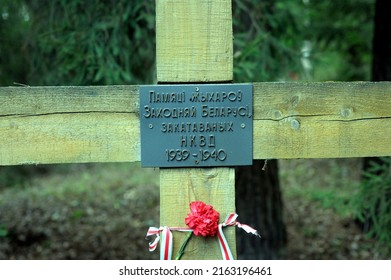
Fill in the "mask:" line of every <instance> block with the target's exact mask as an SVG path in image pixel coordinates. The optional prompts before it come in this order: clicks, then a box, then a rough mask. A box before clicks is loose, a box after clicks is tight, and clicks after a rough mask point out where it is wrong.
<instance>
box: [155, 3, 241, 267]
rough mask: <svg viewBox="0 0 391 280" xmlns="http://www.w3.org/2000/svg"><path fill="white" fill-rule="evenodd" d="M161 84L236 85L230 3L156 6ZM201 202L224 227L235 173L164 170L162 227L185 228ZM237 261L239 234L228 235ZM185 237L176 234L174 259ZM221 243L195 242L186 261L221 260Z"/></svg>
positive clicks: (229, 170) (232, 203)
mask: <svg viewBox="0 0 391 280" xmlns="http://www.w3.org/2000/svg"><path fill="white" fill-rule="evenodd" d="M156 11H157V13H156V23H157V30H156V49H157V53H156V56H157V57H156V59H157V77H158V82H175V83H188V82H219V81H230V80H232V60H233V56H232V13H231V1H230V0H213V1H205V0H202V1H186V0H182V1H178V0H175V1H173V0H165V1H161V0H159V1H156ZM195 200H201V201H203V202H205V203H207V204H210V205H213V207H214V208H215V209H216V210H217V211H218V212H219V213H220V215H221V216H220V222H223V221H224V219H225V217H226V215H227V214H229V213H233V212H235V172H234V168H201V169H194V168H180V169H160V222H161V225H166V226H173V227H178V226H179V227H182V226H186V225H185V217H186V216H187V214H188V213H189V211H190V209H189V204H190V202H192V201H195ZM224 231H225V236H226V238H227V241H228V243H229V244H230V248H231V251H232V253H233V255H234V256H236V242H235V229H234V228H227V229H225V230H224ZM184 237H185V234H184V233H174V247H173V253H174V257H175V254H176V253H177V252H178V250H179V248H180V247H181V245H182V243H183V241H184ZM221 258H222V257H221V252H220V248H219V244H218V241H217V237H214V238H210V237H209V238H203V237H193V238H192V240H191V242H189V243H188V246H187V247H186V250H185V254H184V255H183V257H182V259H196V260H197V259H198V260H205V259H221Z"/></svg>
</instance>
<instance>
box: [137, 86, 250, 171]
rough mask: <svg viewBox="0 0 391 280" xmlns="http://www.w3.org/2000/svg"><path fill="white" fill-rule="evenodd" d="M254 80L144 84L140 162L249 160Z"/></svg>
mask: <svg viewBox="0 0 391 280" xmlns="http://www.w3.org/2000/svg"><path fill="white" fill-rule="evenodd" d="M252 93H253V88H252V84H180V85H179V84H178V85H153V86H140V130H141V165H142V166H143V167H212V166H237V165H251V164H252V159H253V136H252V135H253V118H252V115H253V107H252V95H253V94H252Z"/></svg>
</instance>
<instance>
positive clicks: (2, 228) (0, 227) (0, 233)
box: [0, 224, 8, 238]
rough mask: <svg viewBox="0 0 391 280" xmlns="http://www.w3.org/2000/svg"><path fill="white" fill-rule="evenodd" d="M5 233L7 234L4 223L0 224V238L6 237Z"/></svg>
mask: <svg viewBox="0 0 391 280" xmlns="http://www.w3.org/2000/svg"><path fill="white" fill-rule="evenodd" d="M7 235H8V230H7V228H6V227H5V226H4V225H2V224H0V238H4V237H7Z"/></svg>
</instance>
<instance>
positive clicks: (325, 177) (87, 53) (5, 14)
mask: <svg viewBox="0 0 391 280" xmlns="http://www.w3.org/2000/svg"><path fill="white" fill-rule="evenodd" d="M374 14H375V0H341V1H332V0H275V1H272V0H264V1H258V0H234V1H233V20H234V80H235V82H249V81H254V82H255V81H331V80H333V81H352V80H361V81H362V80H370V79H371V64H372V59H373V49H372V40H373V30H374ZM154 82H156V81H155V3H154V1H142V0H132V1H128V0H127V1H125V0H116V1H99V0H91V1H81V0H50V1H49V0H40V1H27V0H0V86H26V85H28V86H36V85H55V86H57V85H112V84H147V83H154ZM0 137H1V135H0ZM372 168H374V169H376V170H375V171H376V172H377V173H376V172H375V173H376V174H375V175H374V173H371V174H369V173H368V174H369V175H368V176H366V175H364V176H363V174H362V159H314V160H279V178H280V185H281V190H282V196H283V205H284V206H283V207H284V209H283V213H284V222H285V225H286V229H287V237H286V238H287V244H286V246H285V248H283V250H282V251H281V252H280V258H283V259H384V258H387V259H388V258H390V256H391V253H390V248H391V233H390V228H391V202H390V200H391V198H390V193H391V190H390V189H391V178H390V172H389V167H388V166H387V165H374V166H373V167H372ZM382 169H384V170H382ZM158 180H159V178H158V171H157V170H153V169H141V168H140V166H139V164H137V163H135V164H130V163H111V164H67V165H50V166H49V165H38V166H16V167H15V166H13V167H12V166H11V167H0V259H156V258H158V255H157V254H156V253H149V252H148V248H147V247H148V246H147V243H148V242H147V241H146V240H145V239H144V236H145V233H146V230H147V229H148V227H149V226H158V225H159V187H158V186H159V182H158ZM239 214H240V213H239ZM368 216H370V217H371V218H372V219H371V222H370V223H369V224H368ZM243 219H245V217H243ZM243 219H242V222H245V220H243ZM260 230H261V232H262V229H260Z"/></svg>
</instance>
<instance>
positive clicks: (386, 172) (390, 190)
mask: <svg viewBox="0 0 391 280" xmlns="http://www.w3.org/2000/svg"><path fill="white" fill-rule="evenodd" d="M382 161H383V163H381V164H375V163H373V164H372V166H371V167H370V169H369V170H367V172H366V173H364V179H363V180H362V183H361V185H360V191H359V192H358V193H357V195H356V197H355V200H354V201H355V209H356V216H357V218H358V219H359V220H361V221H362V222H370V223H371V224H370V226H369V234H370V235H371V236H373V237H376V238H377V239H378V240H379V241H380V243H381V245H382V246H383V249H386V250H391V231H390V229H391V169H390V167H391V158H383V159H382Z"/></svg>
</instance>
